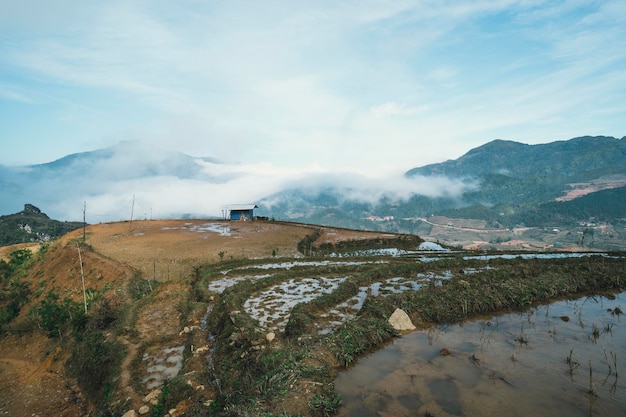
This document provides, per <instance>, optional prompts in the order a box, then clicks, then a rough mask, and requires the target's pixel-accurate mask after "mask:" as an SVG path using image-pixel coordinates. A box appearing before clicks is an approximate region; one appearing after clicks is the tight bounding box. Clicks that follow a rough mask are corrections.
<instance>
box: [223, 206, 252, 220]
mask: <svg viewBox="0 0 626 417" xmlns="http://www.w3.org/2000/svg"><path fill="white" fill-rule="evenodd" d="M256 208H259V207H258V206H257V205H256V204H231V205H230V206H227V207H226V208H225V209H224V218H227V219H229V220H244V221H246V220H253V219H254V209H256Z"/></svg>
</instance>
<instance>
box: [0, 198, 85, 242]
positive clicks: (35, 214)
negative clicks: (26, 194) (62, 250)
mask: <svg viewBox="0 0 626 417" xmlns="http://www.w3.org/2000/svg"><path fill="white" fill-rule="evenodd" d="M81 227H83V223H81V222H61V221H58V220H53V219H51V218H49V217H48V216H47V215H46V214H45V213H42V212H41V210H40V209H39V208H37V207H35V206H33V205H32V204H25V205H24V210H22V211H20V212H19V213H14V214H9V215H6V216H0V246H7V245H13V244H16V243H26V242H47V241H50V240H54V239H56V238H58V237H59V236H62V235H64V234H66V233H68V232H71V231H72V230H76V229H78V228H81Z"/></svg>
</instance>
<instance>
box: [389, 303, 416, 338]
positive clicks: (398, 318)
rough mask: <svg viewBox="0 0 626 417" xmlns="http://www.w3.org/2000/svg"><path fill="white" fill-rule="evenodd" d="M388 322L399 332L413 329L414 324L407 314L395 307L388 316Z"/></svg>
mask: <svg viewBox="0 0 626 417" xmlns="http://www.w3.org/2000/svg"><path fill="white" fill-rule="evenodd" d="M389 324H390V325H391V327H393V328H394V329H396V330H397V331H399V332H402V331H406V330H415V325H413V322H411V319H410V318H409V316H408V314H406V313H405V312H404V311H403V310H401V309H399V308H396V310H395V311H394V312H393V314H392V315H391V317H389Z"/></svg>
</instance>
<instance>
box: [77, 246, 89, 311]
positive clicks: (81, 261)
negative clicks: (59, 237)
mask: <svg viewBox="0 0 626 417" xmlns="http://www.w3.org/2000/svg"><path fill="white" fill-rule="evenodd" d="M76 249H78V260H79V262H80V280H81V281H82V283H83V300H84V301H85V313H86V312H87V292H86V291H85V272H84V270H83V257H82V256H81V254H80V245H79V244H78V242H76Z"/></svg>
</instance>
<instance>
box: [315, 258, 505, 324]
mask: <svg viewBox="0 0 626 417" xmlns="http://www.w3.org/2000/svg"><path fill="white" fill-rule="evenodd" d="M489 269H493V268H491V267H489V266H487V267H484V268H466V269H464V270H463V273H464V274H476V273H478V272H481V271H485V270H489ZM452 276H453V273H452V271H450V270H447V271H444V272H443V273H442V274H435V273H434V272H427V273H419V274H417V278H405V277H395V278H389V279H387V280H385V281H381V282H375V283H373V284H371V285H369V286H364V287H359V291H358V293H357V294H356V295H355V296H354V297H352V298H350V299H348V300H346V301H344V302H342V303H340V304H337V305H336V306H335V307H333V308H332V309H330V310H329V311H328V312H327V313H324V314H322V315H320V320H319V321H318V322H317V323H316V327H317V329H318V330H317V333H318V334H320V335H324V334H328V333H330V332H332V331H333V330H334V329H336V328H338V327H339V326H341V325H342V324H343V323H345V322H346V321H348V320H351V319H353V318H355V317H356V315H357V314H358V312H359V311H360V310H361V307H363V303H365V300H366V299H367V297H368V296H369V295H371V296H375V297H376V296H382V297H385V296H387V295H390V294H399V293H403V292H405V291H417V290H419V289H420V288H422V286H424V285H441V282H442V281H445V280H449V279H450V278H452Z"/></svg>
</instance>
